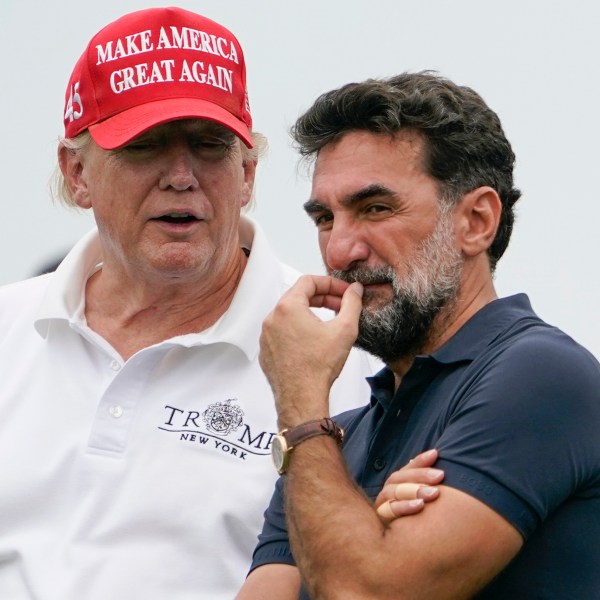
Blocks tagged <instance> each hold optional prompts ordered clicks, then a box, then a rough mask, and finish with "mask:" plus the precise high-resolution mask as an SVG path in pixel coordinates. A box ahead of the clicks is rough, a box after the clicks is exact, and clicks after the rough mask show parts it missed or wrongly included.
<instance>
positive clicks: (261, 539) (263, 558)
mask: <svg viewBox="0 0 600 600" xmlns="http://www.w3.org/2000/svg"><path fill="white" fill-rule="evenodd" d="M283 506H284V504H283V477H280V478H279V479H278V481H277V484H276V485H275V491H274V492H273V496H272V497H271V502H270V503H269V507H268V508H267V510H266V511H265V520H264V523H263V529H262V531H261V533H260V535H259V536H258V544H257V545H256V548H255V549H254V554H253V556H252V565H251V566H250V571H252V570H253V569H256V567H260V566H261V565H265V564H268V563H284V564H287V565H294V564H295V563H294V559H293V557H292V551H291V550H290V543H289V539H288V532H287V525H286V522H285V513H284V509H283Z"/></svg>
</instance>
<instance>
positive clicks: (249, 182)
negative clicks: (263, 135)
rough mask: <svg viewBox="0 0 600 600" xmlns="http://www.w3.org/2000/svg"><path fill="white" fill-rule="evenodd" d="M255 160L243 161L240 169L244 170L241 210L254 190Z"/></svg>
mask: <svg viewBox="0 0 600 600" xmlns="http://www.w3.org/2000/svg"><path fill="white" fill-rule="evenodd" d="M256 165H257V161H256V160H249V159H244V161H243V162H242V169H244V183H243V184H242V208H243V207H244V206H247V204H248V203H249V202H250V200H251V199H252V190H253V189H254V177H255V176H256Z"/></svg>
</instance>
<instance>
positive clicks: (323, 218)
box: [311, 212, 333, 229]
mask: <svg viewBox="0 0 600 600" xmlns="http://www.w3.org/2000/svg"><path fill="white" fill-rule="evenodd" d="M311 219H312V220H313V223H314V224H315V225H316V226H317V227H318V228H319V229H326V228H327V227H329V226H331V223H332V222H333V215H332V214H331V213H330V212H324V213H316V214H312V215H311Z"/></svg>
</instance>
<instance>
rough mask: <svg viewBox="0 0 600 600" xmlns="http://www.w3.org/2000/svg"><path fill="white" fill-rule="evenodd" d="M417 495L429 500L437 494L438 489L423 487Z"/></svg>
mask: <svg viewBox="0 0 600 600" xmlns="http://www.w3.org/2000/svg"><path fill="white" fill-rule="evenodd" d="M419 493H420V494H421V496H425V498H431V497H432V496H435V495H436V494H437V493H438V489H437V488H435V487H429V486H426V485H424V486H422V487H421V489H420V490H419Z"/></svg>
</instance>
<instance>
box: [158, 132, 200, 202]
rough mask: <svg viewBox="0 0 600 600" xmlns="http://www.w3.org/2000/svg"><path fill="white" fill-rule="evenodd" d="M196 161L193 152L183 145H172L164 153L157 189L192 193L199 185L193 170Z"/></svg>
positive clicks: (195, 166)
mask: <svg viewBox="0 0 600 600" xmlns="http://www.w3.org/2000/svg"><path fill="white" fill-rule="evenodd" d="M196 163H197V161H196V160H195V159H194V154H193V151H192V150H191V149H190V148H189V147H188V145H187V144H185V143H179V144H173V145H171V146H170V147H169V149H168V151H167V152H166V153H165V157H164V165H163V171H162V174H161V178H160V182H159V187H160V189H161V190H167V189H169V188H172V189H174V190H177V191H186V190H190V191H193V190H195V189H197V188H198V187H199V185H200V183H199V181H198V178H197V176H196V171H195V169H196V168H197V164H196Z"/></svg>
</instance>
